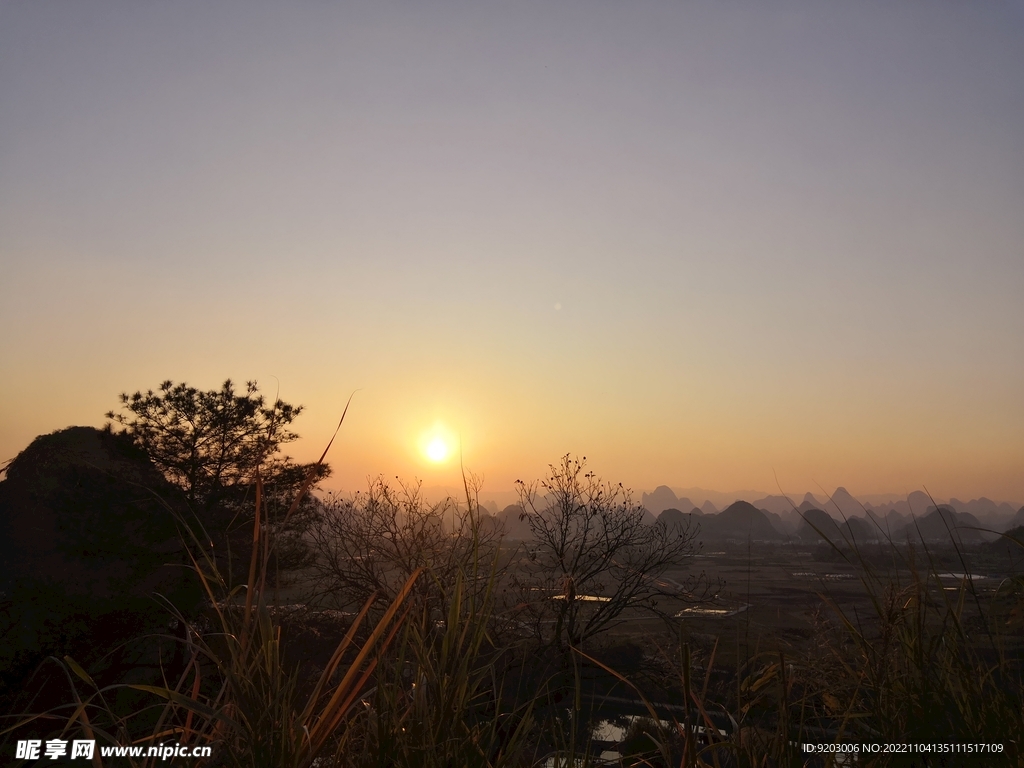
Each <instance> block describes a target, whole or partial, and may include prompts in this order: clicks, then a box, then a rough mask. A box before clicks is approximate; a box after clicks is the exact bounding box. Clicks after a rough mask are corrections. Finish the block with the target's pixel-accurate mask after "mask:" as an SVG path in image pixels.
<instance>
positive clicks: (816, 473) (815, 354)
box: [0, 0, 1024, 504]
mask: <svg viewBox="0 0 1024 768" xmlns="http://www.w3.org/2000/svg"><path fill="white" fill-rule="evenodd" d="M0 263H2V270H0V325H2V329H3V332H2V334H0V360H2V361H3V362H2V371H3V375H2V377H0V462H3V461H6V460H7V459H9V458H12V457H13V456H14V455H16V454H17V453H18V451H20V450H22V449H23V448H24V447H25V446H26V445H27V444H28V443H29V442H30V441H31V440H32V438H33V437H35V436H36V435H38V434H41V433H46V432H50V431H53V430H55V429H59V428H63V427H66V426H69V425H72V424H86V425H90V424H91V425H95V426H101V425H102V424H103V423H104V418H103V414H104V413H105V412H106V411H107V410H110V409H111V408H114V407H115V406H116V405H117V396H118V394H119V393H120V392H122V391H129V392H131V391H135V390H137V389H147V388H155V387H157V386H158V385H159V383H160V382H161V381H163V380H165V379H173V380H175V381H182V380H184V381H187V382H188V383H190V384H192V385H195V386H199V387H202V388H216V387H218V386H219V385H220V383H221V382H222V381H223V380H224V379H226V378H229V377H230V378H232V379H233V380H235V381H237V382H239V383H242V382H244V381H246V380H248V379H256V380H258V381H259V383H260V385H261V388H262V389H263V390H264V391H265V392H267V393H268V394H270V395H271V396H273V395H274V393H275V392H278V391H279V392H280V396H281V397H282V398H283V399H284V400H286V401H288V402H291V403H302V404H304V405H305V406H306V411H305V412H304V414H303V415H302V416H301V417H300V418H299V420H298V421H296V422H295V425H294V426H295V427H296V429H297V431H298V432H300V433H301V434H302V435H303V439H302V441H300V442H299V443H297V444H294V445H292V446H290V451H289V452H290V453H292V454H293V455H295V456H297V457H299V458H304V459H306V458H310V457H312V456H314V455H318V454H319V452H320V450H321V449H322V447H323V446H324V445H325V444H326V441H327V440H328V439H329V437H330V434H331V432H332V431H333V429H334V426H335V424H336V423H337V419H338V417H339V415H340V414H341V411H342V408H343V407H344V404H345V401H346V400H347V398H348V397H349V395H350V394H351V393H352V391H353V390H358V392H357V393H356V395H355V398H354V400H353V404H352V408H351V410H350V411H349V416H348V419H347V420H346V424H345V425H344V426H343V428H342V431H341V433H340V435H339V438H338V441H337V442H336V444H335V446H334V448H333V449H332V453H331V456H330V461H331V463H332V465H333V467H334V471H335V472H334V477H333V478H332V480H331V481H330V482H329V483H328V485H329V486H330V487H333V488H341V489H347V490H356V489H358V488H359V487H362V486H363V485H364V484H365V479H366V477H367V476H368V475H376V474H378V473H380V474H383V475H385V476H388V477H393V476H396V475H397V476H400V477H402V478H406V479H410V480H411V479H413V478H420V479H422V480H423V482H424V484H425V485H428V486H431V485H454V484H455V482H456V480H457V477H458V459H457V449H456V452H455V453H449V454H447V455H445V456H441V451H440V448H439V447H438V444H433V448H431V447H430V446H431V445H432V442H431V441H433V440H434V438H436V437H437V436H438V435H441V436H442V438H443V440H445V441H448V443H450V444H454V443H456V442H458V441H459V440H461V446H462V455H463V460H464V462H465V465H466V467H467V468H468V469H470V470H472V471H474V472H476V473H478V474H480V475H482V476H483V477H484V482H485V491H486V490H487V489H490V490H493V491H508V490H510V489H511V487H512V483H513V482H514V481H515V480H516V479H517V478H523V479H533V478H537V477H539V476H540V475H541V474H542V473H543V471H544V468H545V467H546V465H547V464H549V463H551V462H555V461H556V460H557V459H558V457H559V456H561V455H562V454H565V453H574V454H580V455H586V456H587V457H588V459H589V462H590V465H591V466H592V467H593V468H594V469H595V470H596V471H597V472H598V473H599V474H601V475H603V476H604V477H606V478H607V479H609V480H614V481H616V482H618V481H622V482H623V483H625V484H626V485H629V486H632V487H633V488H635V489H637V490H642V489H651V488H653V487H654V486H656V485H660V484H666V485H670V486H675V487H684V486H702V487H704V488H713V489H718V490H722V491H730V490H733V489H741V488H755V489H760V490H764V491H766V492H773V493H777V492H778V491H779V487H780V486H781V488H782V489H783V490H785V491H786V492H788V493H791V494H801V495H802V494H803V493H804V492H805V491H812V492H816V493H820V490H821V489H824V490H827V491H831V490H833V489H834V488H835V487H836V486H837V485H843V486H845V487H846V488H848V489H849V490H850V491H851V492H852V493H854V494H874V493H889V492H891V493H896V494H905V493H908V492H910V491H913V490H917V489H921V488H922V487H926V488H927V489H928V490H929V491H930V492H932V493H933V494H934V495H935V496H936V498H942V499H946V498H949V497H951V496H956V497H959V498H962V499H969V498H974V497H977V496H981V495H986V496H988V497H990V498H993V499H996V500H1007V501H1011V502H1014V503H1015V504H1020V503H1022V502H1024V2H998V1H996V0H994V1H993V2H985V3H964V2H948V3H946V2H938V1H934V0H929V1H928V2H923V1H922V2H900V3H891V2H878V3H872V2H861V1H859V0H858V1H857V2H845V3H817V2H802V3H786V2H772V3H764V2H750V3H741V2H726V3H723V2H707V3H677V2H660V3H655V2H649V3H648V2H635V3H621V2H617V3H603V2H595V1H594V0H587V1H586V2H569V1H565V2H554V3H552V2H506V3H490V2H488V3H468V2H467V3H454V2H430V1H428V2H420V3H408V2H407V3H393V2H372V3H369V2H368V3H348V2H322V1H320V2H313V1H312V0H309V1H304V2H289V3H258V2H251V1H247V2H205V1H204V2H193V3H189V2H174V3H160V2H134V1H133V2H87V1H82V2H79V1H75V2H71V1H70V0H69V1H67V2H11V1H7V2H0ZM430 451H433V452H434V456H435V458H438V457H440V458H441V459H443V460H441V461H438V462H431V461H430V460H429V458H428V455H427V454H428V452H430ZM776 478H777V480H776ZM484 495H485V496H486V492H485V494H484Z"/></svg>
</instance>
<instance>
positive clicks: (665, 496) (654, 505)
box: [640, 485, 693, 516]
mask: <svg viewBox="0 0 1024 768" xmlns="http://www.w3.org/2000/svg"><path fill="white" fill-rule="evenodd" d="M640 503H641V504H643V505H644V507H645V508H646V509H647V511H648V512H650V513H651V514H652V515H655V516H657V515H660V514H661V513H662V512H664V511H665V510H666V509H683V508H686V509H688V508H689V507H691V506H693V505H692V504H690V503H689V501H688V500H687V502H686V504H685V505H684V504H681V503H680V500H679V499H678V498H677V497H676V494H675V492H674V491H673V490H672V489H671V488H669V487H668V486H667V485H659V486H658V487H657V488H655V489H654V490H653V491H651V493H645V494H643V495H642V496H641V497H640Z"/></svg>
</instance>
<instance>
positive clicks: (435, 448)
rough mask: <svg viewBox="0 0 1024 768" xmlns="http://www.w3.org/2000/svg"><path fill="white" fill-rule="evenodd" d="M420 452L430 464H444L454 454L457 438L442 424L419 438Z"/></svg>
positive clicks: (457, 442)
mask: <svg viewBox="0 0 1024 768" xmlns="http://www.w3.org/2000/svg"><path fill="white" fill-rule="evenodd" d="M419 443H420V451H421V452H422V453H423V457H424V458H425V459H426V460H427V461H429V462H430V463H431V464H444V463H445V462H446V461H448V460H449V459H450V458H451V457H452V455H453V454H454V453H455V450H456V446H457V445H458V444H459V441H458V437H457V436H456V435H455V434H453V433H452V431H451V430H450V429H448V428H447V427H446V426H444V425H443V424H440V423H438V424H435V425H434V427H433V428H432V429H431V430H430V431H428V432H425V433H424V434H423V435H422V437H420V441H419Z"/></svg>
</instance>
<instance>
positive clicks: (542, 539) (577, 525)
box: [518, 455, 702, 648]
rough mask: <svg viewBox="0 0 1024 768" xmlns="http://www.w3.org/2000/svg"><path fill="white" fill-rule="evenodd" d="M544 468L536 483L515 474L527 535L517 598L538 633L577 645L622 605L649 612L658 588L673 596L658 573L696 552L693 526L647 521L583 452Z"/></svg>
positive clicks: (620, 611)
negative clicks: (591, 469) (590, 466)
mask: <svg viewBox="0 0 1024 768" xmlns="http://www.w3.org/2000/svg"><path fill="white" fill-rule="evenodd" d="M550 470H551V471H550V473H549V475H548V477H547V478H545V479H544V480H541V481H540V482H539V483H534V484H532V485H527V484H526V483H523V482H522V481H518V485H519V492H520V497H521V498H522V506H523V509H524V510H526V511H525V512H524V513H523V515H522V517H523V518H524V519H525V520H526V521H527V522H528V523H529V526H530V530H531V532H532V534H533V538H534V541H533V542H531V543H530V544H529V545H528V551H529V555H528V558H527V561H528V564H529V565H528V567H527V570H528V572H529V577H528V578H527V579H525V580H524V582H523V584H522V585H521V586H522V587H523V589H522V593H523V595H524V601H523V603H522V605H523V606H524V608H525V609H526V613H527V615H528V616H529V618H531V619H532V621H533V624H534V626H535V627H536V628H537V630H538V632H539V633H540V634H541V635H550V639H551V640H552V641H553V642H554V643H555V644H556V645H557V646H559V647H563V648H564V647H565V646H566V645H570V646H576V647H578V646H580V645H581V644H582V643H583V642H584V641H585V640H586V639H587V638H589V637H592V636H593V635H596V634H598V633H600V632H602V631H604V630H606V629H609V628H610V627H611V626H613V625H614V623H615V622H616V620H617V619H619V618H620V617H621V616H622V614H623V612H624V611H626V610H627V609H637V608H643V609H645V610H654V611H655V612H656V608H657V597H658V596H659V595H668V594H671V595H672V596H674V597H679V596H680V595H679V594H678V592H679V590H678V589H675V590H666V589H665V588H664V585H663V584H662V582H661V581H660V577H661V576H662V575H663V574H664V573H665V572H666V571H667V570H668V569H669V568H673V567H678V566H681V565H683V564H684V563H685V562H686V561H687V560H688V559H689V558H690V557H692V556H693V555H694V554H695V553H696V550H697V546H696V542H695V539H696V536H697V530H696V529H694V528H691V527H688V526H683V527H679V526H671V527H669V526H666V525H665V524H664V523H655V524H654V525H647V524H646V523H645V522H644V515H645V512H646V510H645V509H644V507H643V505H641V504H635V503H633V501H632V498H631V496H630V493H629V491H628V490H626V489H625V488H623V487H622V485H621V484H619V485H612V484H606V483H603V482H602V481H601V479H600V478H598V477H597V476H595V475H594V473H593V472H588V471H586V458H585V457H584V458H583V459H582V460H581V459H574V458H571V457H570V456H568V455H566V456H564V457H562V460H561V462H560V463H559V464H558V465H557V466H556V465H551V467H550ZM691 581H692V582H693V583H692V584H691V586H693V587H697V586H698V585H699V584H701V583H702V580H701V579H700V578H699V577H698V578H697V579H694V580H691ZM548 627H553V633H549V632H548V630H547V628H548Z"/></svg>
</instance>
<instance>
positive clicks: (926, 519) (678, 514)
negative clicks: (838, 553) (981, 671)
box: [481, 485, 1024, 543]
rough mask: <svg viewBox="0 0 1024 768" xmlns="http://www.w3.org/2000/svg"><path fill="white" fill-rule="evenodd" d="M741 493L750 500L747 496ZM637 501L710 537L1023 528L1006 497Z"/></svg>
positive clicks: (509, 519)
mask: <svg viewBox="0 0 1024 768" xmlns="http://www.w3.org/2000/svg"><path fill="white" fill-rule="evenodd" d="M677 491H679V493H677ZM743 494H746V495H747V498H750V499H753V501H747V500H746V499H744V498H742V495H743ZM737 496H740V497H741V498H737ZM484 497H485V499H486V500H482V501H481V505H482V506H483V507H484V508H485V509H486V510H487V511H488V512H489V513H491V515H492V516H493V517H494V518H495V521H496V522H500V523H501V524H502V525H503V526H504V528H505V531H506V535H507V536H508V537H509V538H512V539H528V538H529V537H530V526H529V523H528V522H527V520H526V519H520V516H521V514H522V511H523V510H522V508H521V507H520V506H518V505H517V504H515V503H514V502H513V503H509V502H511V501H513V497H512V494H510V493H500V494H484ZM496 499H498V500H499V501H496ZM501 502H505V503H504V504H502V503H501ZM640 502H641V503H642V504H643V506H644V507H645V509H646V511H647V513H648V514H646V515H645V522H646V523H648V524H652V523H654V522H655V520H656V519H660V520H662V521H663V522H666V523H667V524H680V523H683V522H687V521H690V522H692V523H696V524H698V525H699V526H700V531H701V533H700V536H701V538H706V539H709V540H724V539H733V540H747V539H750V540H752V541H786V540H794V541H804V542H809V543H813V542H816V541H822V540H823V536H827V537H828V538H829V539H831V540H833V541H843V540H846V541H856V542H868V541H875V540H882V539H885V538H886V537H889V538H891V539H892V540H894V541H904V540H906V539H907V538H908V537H909V538H912V539H918V540H924V541H948V540H949V536H950V531H954V532H955V535H956V536H957V537H958V538H959V539H960V540H961V541H963V542H965V543H967V542H972V541H979V540H986V539H992V538H994V537H995V535H996V534H991V533H986V531H997V532H1002V531H1007V530H1010V529H1012V528H1016V527H1019V526H1022V525H1024V507H1021V508H1020V509H1015V508H1014V506H1013V505H1011V504H1009V503H1007V502H995V501H993V500H991V499H989V498H986V497H984V496H983V497H981V498H978V499H971V500H970V501H962V500H960V499H955V498H954V499H950V500H949V501H948V502H943V503H938V504H937V503H936V500H933V499H932V498H931V497H930V496H929V495H928V494H926V493H924V492H923V491H914V492H913V493H911V494H909V495H908V496H906V497H904V498H898V497H895V496H892V495H875V496H865V497H862V498H860V499H858V498H856V497H854V496H853V495H852V494H851V493H850V492H849V491H847V490H846V488H843V487H839V488H836V489H835V491H833V492H832V494H831V495H827V494H824V493H822V494H820V495H815V494H811V493H806V494H804V496H803V497H802V498H800V499H799V500H797V499H796V498H793V497H789V496H783V495H773V494H763V493H759V492H757V491H739V492H736V493H719V492H716V491H708V490H707V489H703V488H696V487H695V488H685V489H672V488H670V487H669V486H667V485H660V486H658V487H657V488H655V489H654V490H653V491H651V492H650V493H643V494H641V497H640ZM499 509H500V510H501V511H498V510H499ZM720 509H721V510H722V511H719V510H720ZM976 529H981V530H976Z"/></svg>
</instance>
